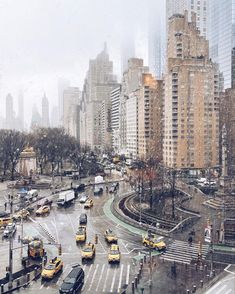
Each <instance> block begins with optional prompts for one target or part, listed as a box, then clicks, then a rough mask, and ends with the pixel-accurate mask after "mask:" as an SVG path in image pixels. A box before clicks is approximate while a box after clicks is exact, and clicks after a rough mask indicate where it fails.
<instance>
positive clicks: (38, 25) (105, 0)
mask: <svg viewBox="0 0 235 294" xmlns="http://www.w3.org/2000/svg"><path fill="white" fill-rule="evenodd" d="M148 1H153V2H156V1H159V2H162V0H156V1H154V0H144V1H143V0H0V41H1V46H0V74H1V81H0V98H1V100H0V106H1V111H0V113H1V114H2V115H4V113H5V109H4V105H5V96H6V94H7V93H8V92H10V93H12V95H13V96H14V99H15V109H16V111H17V103H16V98H17V95H18V91H19V90H20V89H21V90H22V91H23V93H24V96H25V100H26V103H27V110H26V115H27V116H28V119H27V122H29V121H30V120H31V107H32V104H33V103H36V104H38V105H40V101H41V97H42V95H43V92H44V91H45V92H46V95H47V96H48V98H49V100H50V104H51V105H53V104H56V103H57V79H58V77H65V78H67V79H69V80H70V81H71V83H72V85H74V86H79V87H82V84H83V79H84V77H85V74H86V71H87V69H88V62H89V59H90V58H94V57H95V56H96V55H97V54H98V53H99V52H100V51H101V50H102V48H103V43H104V42H105V41H107V44H108V50H109V53H110V58H111V59H112V60H113V61H114V71H115V73H116V74H117V75H119V76H120V43H121V39H122V36H123V35H125V34H126V32H128V31H133V32H134V33H135V34H136V56H137V57H141V58H144V59H145V63H147V20H148V17H147V6H148ZM39 110H40V109H39Z"/></svg>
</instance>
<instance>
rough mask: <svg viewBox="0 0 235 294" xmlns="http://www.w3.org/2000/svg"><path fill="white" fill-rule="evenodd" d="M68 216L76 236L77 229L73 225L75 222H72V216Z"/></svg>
mask: <svg viewBox="0 0 235 294" xmlns="http://www.w3.org/2000/svg"><path fill="white" fill-rule="evenodd" d="M67 216H68V218H69V221H70V224H71V227H72V229H73V233H74V235H76V230H75V228H74V225H73V222H72V220H71V217H70V215H67Z"/></svg>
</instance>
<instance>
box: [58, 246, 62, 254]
mask: <svg viewBox="0 0 235 294" xmlns="http://www.w3.org/2000/svg"><path fill="white" fill-rule="evenodd" d="M58 254H59V255H62V246H61V244H59V248H58Z"/></svg>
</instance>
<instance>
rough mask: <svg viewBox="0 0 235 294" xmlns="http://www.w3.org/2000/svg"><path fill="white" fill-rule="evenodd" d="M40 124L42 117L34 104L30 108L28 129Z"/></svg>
mask: <svg viewBox="0 0 235 294" xmlns="http://www.w3.org/2000/svg"><path fill="white" fill-rule="evenodd" d="M41 124H42V117H41V115H40V113H39V111H38V108H37V106H36V104H34V105H33V109H32V118H31V125H30V129H31V130H34V129H36V128H38V127H41Z"/></svg>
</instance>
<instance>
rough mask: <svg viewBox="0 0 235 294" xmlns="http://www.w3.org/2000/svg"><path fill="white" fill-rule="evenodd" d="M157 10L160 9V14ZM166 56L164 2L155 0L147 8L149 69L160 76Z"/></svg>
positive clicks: (156, 75)
mask: <svg viewBox="0 0 235 294" xmlns="http://www.w3.org/2000/svg"><path fill="white" fill-rule="evenodd" d="M157 11H161V14H160V13H158V15H157ZM165 58H166V13H165V2H164V1H155V2H153V3H151V5H149V10H148V64H149V71H150V72H151V73H152V74H153V75H154V76H155V77H157V78H161V77H162V75H163V73H164V70H165Z"/></svg>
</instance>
